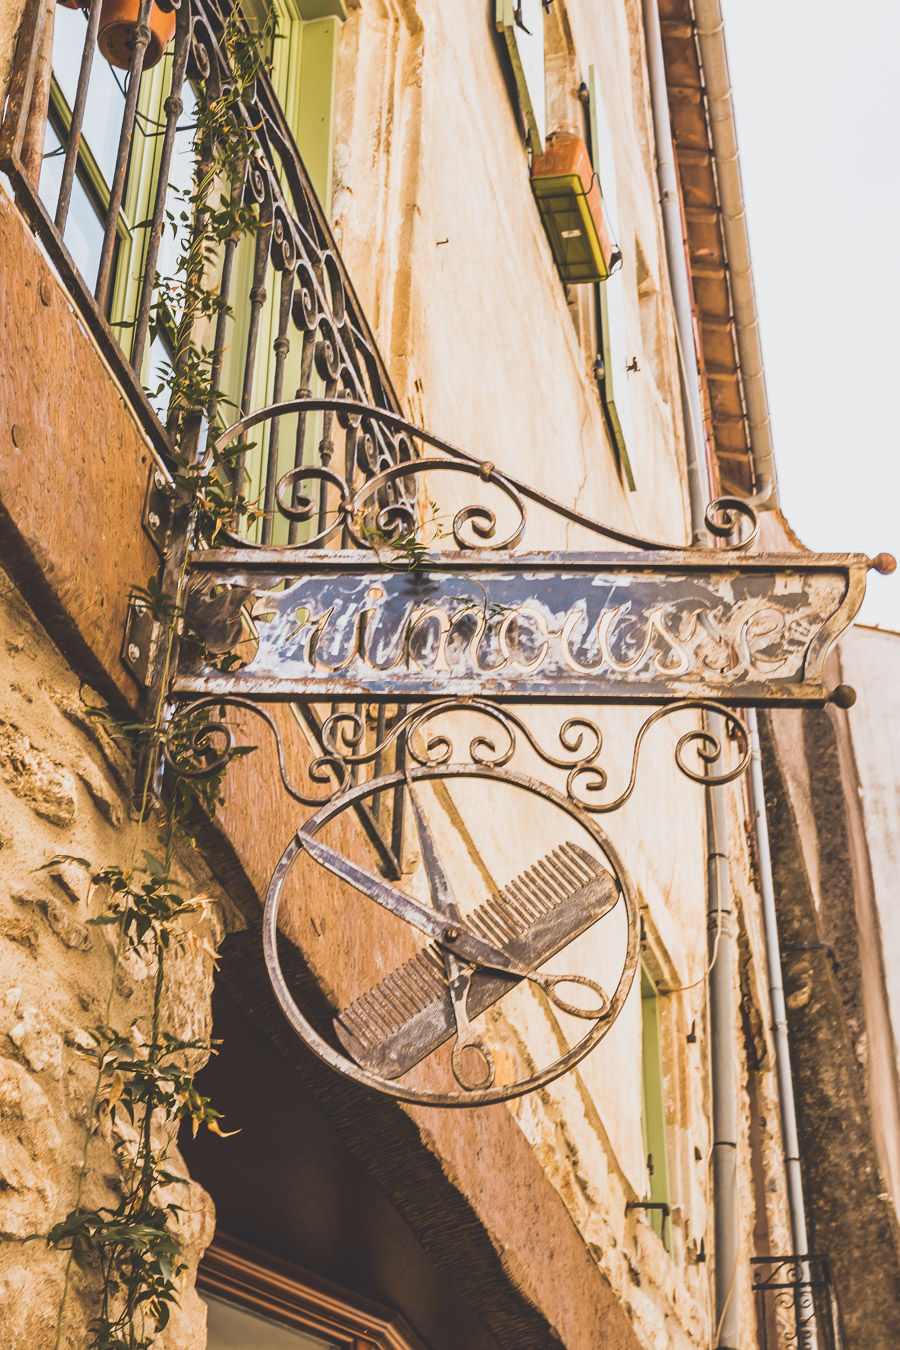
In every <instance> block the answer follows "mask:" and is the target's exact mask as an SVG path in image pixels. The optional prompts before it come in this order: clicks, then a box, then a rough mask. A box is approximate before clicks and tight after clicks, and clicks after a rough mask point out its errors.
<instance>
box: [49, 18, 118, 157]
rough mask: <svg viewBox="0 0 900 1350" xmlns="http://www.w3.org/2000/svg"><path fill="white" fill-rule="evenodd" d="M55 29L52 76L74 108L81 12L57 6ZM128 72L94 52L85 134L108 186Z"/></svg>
mask: <svg viewBox="0 0 900 1350" xmlns="http://www.w3.org/2000/svg"><path fill="white" fill-rule="evenodd" d="M54 24H55V26H54V30H53V73H54V75H55V76H56V79H57V83H58V84H59V87H60V89H61V90H62V92H63V94H64V95H65V99H66V102H67V103H68V105H69V107H70V108H71V107H72V105H73V104H74V102H75V90H76V89H77V87H78V71H79V69H80V67H81V53H82V51H83V49H84V38H85V33H86V31H87V24H86V15H85V12H84V10H81V9H64V8H63V7H62V6H61V5H57V6H56V13H55V16H54ZM126 77H127V72H126V71H124V70H116V71H114V70H113V67H112V66H111V65H109V63H108V62H107V61H104V59H103V57H102V56H101V55H100V53H99V51H95V52H94V62H93V65H92V66H91V79H90V84H89V85H88V96H87V103H86V104H85V109H84V124H83V127H82V132H83V135H84V138H85V140H86V141H87V143H88V145H89V146H90V148H91V152H92V154H93V156H94V158H95V159H96V161H97V163H98V164H99V166H100V170H101V172H102V174H103V177H104V178H105V179H106V181H107V183H110V182H111V181H112V177H113V172H114V170H115V166H116V151H117V150H118V148H119V132H120V131H121V128H122V115H123V111H124V105H125V92H124V90H125V80H126Z"/></svg>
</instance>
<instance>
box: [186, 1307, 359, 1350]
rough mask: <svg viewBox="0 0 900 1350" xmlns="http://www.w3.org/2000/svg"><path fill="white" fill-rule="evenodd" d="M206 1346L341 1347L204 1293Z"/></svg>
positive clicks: (259, 1349)
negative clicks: (206, 1330)
mask: <svg viewBox="0 0 900 1350" xmlns="http://www.w3.org/2000/svg"><path fill="white" fill-rule="evenodd" d="M202 1297H203V1301H204V1303H205V1304H206V1307H207V1322H206V1325H207V1329H208V1339H207V1342H206V1346H207V1350H340V1347H339V1346H338V1345H337V1344H336V1343H335V1342H334V1341H326V1340H323V1339H322V1337H321V1336H313V1335H311V1334H310V1333H309V1332H308V1331H297V1330H295V1329H294V1328H293V1327H286V1326H284V1325H283V1324H282V1323H279V1322H272V1321H270V1319H269V1318H268V1317H260V1316H259V1315H258V1314H257V1313H251V1312H248V1311H247V1310H246V1308H239V1307H237V1306H236V1305H235V1304H233V1303H226V1302H225V1301H224V1300H223V1299H219V1298H214V1297H213V1296H212V1295H211V1294H204V1295H203V1296H202Z"/></svg>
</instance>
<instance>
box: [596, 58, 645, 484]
mask: <svg viewBox="0 0 900 1350" xmlns="http://www.w3.org/2000/svg"><path fill="white" fill-rule="evenodd" d="M588 92H589V95H590V137H591V159H592V162H593V165H594V172H595V173H596V175H597V180H598V182H599V185H600V192H601V195H602V197H603V209H604V215H605V216H606V219H607V221H608V222H609V227H610V231H611V233H612V235H613V238H614V239H617V240H618V239H619V212H618V200H617V192H616V167H615V161H614V159H613V150H612V137H611V136H610V134H609V127H608V125H607V122H606V116H605V114H604V111H603V100H602V97H601V94H600V87H599V82H598V80H597V74H596V67H595V66H590V67H589V68H588ZM597 328H598V334H597V337H598V346H599V356H600V359H601V360H602V362H603V374H602V376H601V377H600V380H599V384H600V392H601V394H602V397H603V403H604V405H605V408H606V415H607V420H608V423H609V429H610V432H611V434H612V437H613V440H614V441H615V445H616V451H617V454H618V456H619V464H620V466H621V470H622V477H623V478H624V479H625V482H626V484H627V485H628V488H629V491H631V492H634V490H635V481H634V473H633V471H632V468H631V460H630V458H629V447H630V446H632V445H633V443H634V436H633V432H632V425H631V401H630V398H629V392H628V371H627V369H626V363H627V360H628V356H627V348H626V341H625V295H624V277H623V273H622V268H621V266H620V267H619V268H618V270H617V271H615V272H614V273H613V274H612V276H610V277H608V278H607V280H606V281H601V282H599V283H598V286H597Z"/></svg>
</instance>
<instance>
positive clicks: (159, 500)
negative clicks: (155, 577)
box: [141, 467, 175, 558]
mask: <svg viewBox="0 0 900 1350" xmlns="http://www.w3.org/2000/svg"><path fill="white" fill-rule="evenodd" d="M174 505H175V494H174V492H173V490H172V484H171V483H170V482H169V481H168V480H167V478H166V476H165V474H164V473H163V471H162V470H161V469H159V468H156V467H154V468H153V469H151V470H150V477H149V479H148V481H147V492H146V495H145V497H144V510H143V514H142V516H141V524H142V525H143V527H144V530H145V532H146V533H147V534H148V535H149V537H150V539H151V541H152V543H153V546H154V548H155V549H156V551H157V553H158V554H159V556H160V557H161V558H162V557H164V556H165V552H166V547H167V545H168V542H169V532H170V530H171V528H172V516H173V514H174Z"/></svg>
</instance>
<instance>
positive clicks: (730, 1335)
mask: <svg viewBox="0 0 900 1350" xmlns="http://www.w3.org/2000/svg"><path fill="white" fill-rule="evenodd" d="M643 10H644V32H645V37H646V44H647V66H648V73H649V79H650V102H651V107H652V110H653V127H654V133H655V138H656V156H657V174H658V178H659V194H660V206H661V208H662V217H663V231H664V234H665V242H666V256H667V258H668V263H669V282H670V285H671V288H672V299H673V303H674V308H675V327H676V334H677V338H678V348H679V359H680V364H681V379H682V388H683V392H684V395H685V404H686V411H687V413H688V416H687V418H686V426H685V433H686V455H687V469H688V491H689V497H690V505H691V526H692V535H693V541H694V543H701V542H705V541H706V532H705V529H704V520H705V514H706V502H707V494H706V492H705V491H704V485H703V479H702V475H701V468H700V464H701V456H702V451H703V445H704V432H703V410H702V404H701V401H700V382H699V377H698V372H697V368H696V360H695V357H694V328H693V316H692V313H691V296H690V285H689V279H688V275H687V263H686V260H685V250H684V237H683V233H682V225H681V208H680V201H679V193H678V177H677V173H676V169H675V159H674V150H673V145H672V127H671V124H670V121H669V100H668V89H667V87H666V72H665V64H664V60H663V48H662V34H661V32H660V26H659V10H658V8H657V3H656V0H644V3H643ZM706 729H707V731H708V732H709V733H710V734H711V735H712V736H715V737H716V739H717V740H718V741H719V743H720V744H724V726H723V724H722V719H721V718H719V717H710V718H709V719H708V721H707V728H706ZM706 823H707V876H708V892H707V925H708V928H709V947H710V953H711V954H712V953H713V951H714V952H715V960H714V961H713V962H712V966H711V970H710V974H709V1019H710V1028H709V1035H710V1057H711V1060H712V1083H711V1092H712V1169H713V1217H714V1233H715V1243H714V1252H715V1275H714V1281H715V1327H714V1328H713V1330H714V1331H717V1332H718V1335H717V1337H716V1344H717V1347H718V1350H737V1347H738V1346H739V1345H740V1339H741V1317H740V1313H741V1306H740V1298H739V1296H738V1292H737V1283H738V1280H737V1276H738V1268H737V1263H738V1206H737V1174H736V1171H737V1169H736V1155H737V1085H736V1072H735V1070H736V1063H735V1048H734V998H733V978H734V928H733V915H732V908H731V867H730V863H729V858H728V817H727V803H726V799H725V796H724V791H723V790H722V789H721V788H719V789H715V788H707V789H706Z"/></svg>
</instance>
